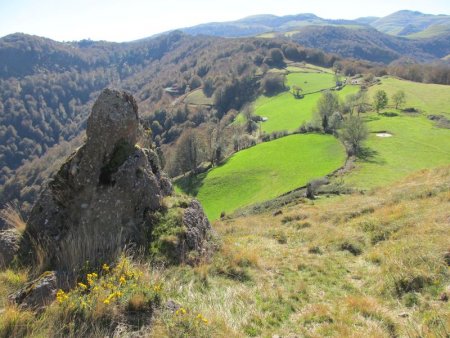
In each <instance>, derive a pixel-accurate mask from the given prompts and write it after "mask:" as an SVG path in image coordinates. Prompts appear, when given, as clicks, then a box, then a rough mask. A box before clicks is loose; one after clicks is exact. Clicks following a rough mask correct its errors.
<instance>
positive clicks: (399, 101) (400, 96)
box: [392, 90, 406, 109]
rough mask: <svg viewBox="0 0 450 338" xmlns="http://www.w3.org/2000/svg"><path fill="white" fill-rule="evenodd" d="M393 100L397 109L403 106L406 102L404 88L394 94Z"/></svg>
mask: <svg viewBox="0 0 450 338" xmlns="http://www.w3.org/2000/svg"><path fill="white" fill-rule="evenodd" d="M392 101H394V104H395V109H398V108H399V107H401V106H403V105H404V104H405V102H406V95H405V92H404V91H403V90H399V91H398V92H396V93H395V94H394V95H392Z"/></svg>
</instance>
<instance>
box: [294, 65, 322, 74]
mask: <svg viewBox="0 0 450 338" xmlns="http://www.w3.org/2000/svg"><path fill="white" fill-rule="evenodd" d="M286 70H287V71H288V72H289V73H320V72H321V71H320V70H318V69H314V68H308V67H298V66H287V67H286Z"/></svg>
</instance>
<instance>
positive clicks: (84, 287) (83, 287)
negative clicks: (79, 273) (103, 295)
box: [78, 283, 87, 290]
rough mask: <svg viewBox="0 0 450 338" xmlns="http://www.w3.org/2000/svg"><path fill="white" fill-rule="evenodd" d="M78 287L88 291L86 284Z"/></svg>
mask: <svg viewBox="0 0 450 338" xmlns="http://www.w3.org/2000/svg"><path fill="white" fill-rule="evenodd" d="M78 286H79V287H80V288H81V289H83V290H86V289H87V285H86V284H84V283H78Z"/></svg>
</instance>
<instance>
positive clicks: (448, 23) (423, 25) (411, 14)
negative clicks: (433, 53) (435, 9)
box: [370, 10, 450, 37]
mask: <svg viewBox="0 0 450 338" xmlns="http://www.w3.org/2000/svg"><path fill="white" fill-rule="evenodd" d="M370 25H371V26H372V27H374V28H376V29H377V30H379V31H380V32H383V33H387V34H391V35H398V36H414V35H415V34H420V33H421V32H424V31H428V34H423V35H424V36H428V37H431V36H435V35H439V34H441V33H442V31H438V30H435V29H434V27H436V26H444V27H447V28H450V15H432V14H424V13H421V12H417V11H408V10H402V11H398V12H395V13H392V14H390V15H388V16H385V17H383V18H378V19H377V20H374V21H372V22H370Z"/></svg>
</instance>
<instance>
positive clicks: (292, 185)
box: [175, 134, 346, 220]
mask: <svg viewBox="0 0 450 338" xmlns="http://www.w3.org/2000/svg"><path fill="white" fill-rule="evenodd" d="M345 156H346V155H345V149H344V147H343V146H342V144H341V143H340V142H339V141H338V140H337V139H336V138H334V137H332V136H329V135H318V134H307V135H299V134H297V135H291V136H287V137H283V138H280V139H277V140H275V141H271V142H266V143H261V144H259V145H257V146H255V147H252V148H249V149H246V150H243V151H240V152H238V153H236V154H234V155H233V156H232V157H231V158H229V159H228V160H227V161H226V163H225V164H223V165H221V166H219V167H217V168H214V169H212V170H210V171H209V172H207V173H204V174H201V175H199V176H197V177H195V178H182V179H180V180H178V181H176V182H175V184H176V186H177V188H178V189H179V190H182V191H184V192H186V193H189V194H192V195H194V196H196V197H197V198H198V199H199V200H200V202H201V203H202V205H203V207H204V208H205V211H206V214H207V215H208V217H209V218H210V219H211V220H213V219H217V218H218V217H219V216H220V213H221V212H222V211H225V212H226V213H230V212H232V211H234V210H236V209H238V208H241V207H244V206H247V205H250V204H253V203H258V202H262V201H265V200H270V199H272V198H275V197H277V196H280V195H282V194H283V193H286V192H288V191H291V190H293V189H296V188H298V187H301V186H303V185H305V184H306V183H307V182H308V181H310V180H311V179H314V178H318V177H322V176H324V175H326V174H328V173H330V172H332V171H333V170H335V169H337V168H339V167H340V166H341V165H342V164H343V163H344V161H345Z"/></svg>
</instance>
